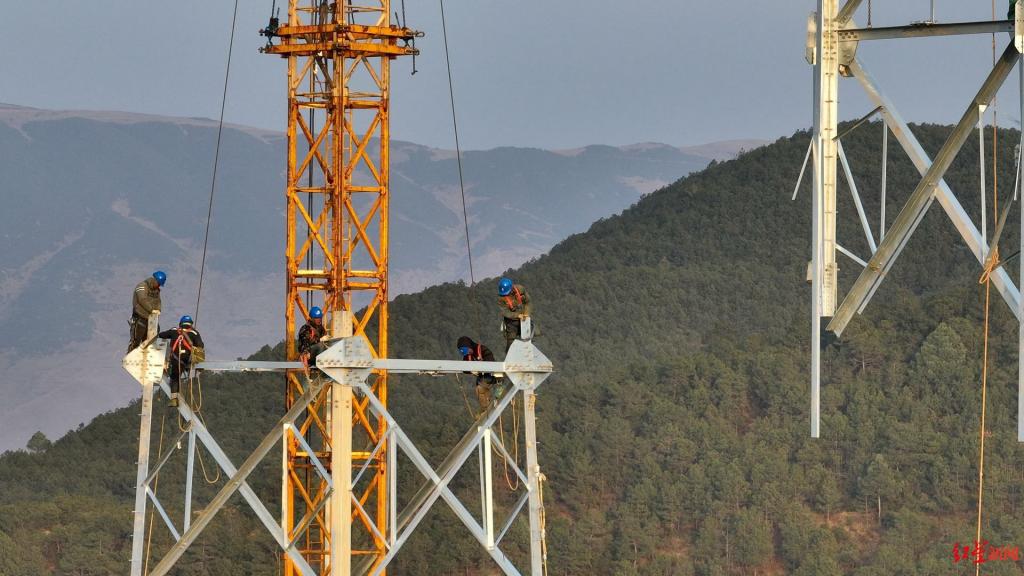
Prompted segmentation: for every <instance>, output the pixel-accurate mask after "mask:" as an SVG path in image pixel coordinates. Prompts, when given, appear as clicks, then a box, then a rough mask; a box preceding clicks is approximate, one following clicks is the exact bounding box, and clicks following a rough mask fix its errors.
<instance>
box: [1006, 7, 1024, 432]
mask: <svg viewBox="0 0 1024 576" xmlns="http://www.w3.org/2000/svg"><path fill="white" fill-rule="evenodd" d="M1017 17H1018V19H1020V18H1021V17H1024V5H1022V4H1021V2H1020V0H1018V1H1017ZM1021 48H1024V46H1021ZM1017 75H1018V77H1019V80H1020V113H1021V116H1020V117H1021V118H1024V57H1019V58H1018V62H1017ZM1021 129H1022V131H1024V126H1022V127H1021ZM1021 142H1022V143H1024V138H1022V139H1021ZM1021 148H1022V149H1021V150H1020V151H1019V152H1018V155H1017V179H1018V181H1019V180H1020V178H1021V177H1024V173H1022V171H1021V168H1022V167H1024V146H1022V147H1021ZM1016 193H1017V191H1016V189H1015V190H1014V195H1016ZM1020 234H1021V236H1020V248H1021V249H1022V250H1024V196H1021V209H1020ZM1019 263H1020V269H1019V270H1020V271H1019V273H1018V281H1019V282H1020V284H1019V285H1020V286H1024V260H1022V261H1020V262H1019ZM1002 269H1003V268H1002V267H1000V270H1002ZM1016 310H1017V318H1018V319H1020V318H1024V298H1018V299H1017V309H1016ZM1017 441H1018V442H1024V322H1019V323H1018V324H1017Z"/></svg>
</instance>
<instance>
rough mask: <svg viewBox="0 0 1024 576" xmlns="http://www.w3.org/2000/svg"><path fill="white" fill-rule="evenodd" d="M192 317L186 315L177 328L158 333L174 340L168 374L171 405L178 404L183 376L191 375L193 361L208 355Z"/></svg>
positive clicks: (175, 405) (165, 338)
mask: <svg viewBox="0 0 1024 576" xmlns="http://www.w3.org/2000/svg"><path fill="white" fill-rule="evenodd" d="M194 324H195V323H194V322H193V321H192V317H191V316H189V315H187V314H186V315H185V316H182V317H181V320H179V321H178V327H177V328H171V329H170V330H164V331H163V332H161V333H159V334H157V337H158V338H161V339H163V340H173V342H171V346H170V351H169V356H170V361H169V366H168V376H170V385H171V402H170V404H169V406H171V407H177V406H178V398H179V394H178V392H179V391H180V390H181V377H182V376H185V377H186V378H187V377H188V376H189V374H190V372H191V369H192V361H193V360H196V361H200V360H201V359H202V357H205V356H206V352H205V349H204V347H203V337H202V336H200V335H199V332H197V331H196V329H195V326H194Z"/></svg>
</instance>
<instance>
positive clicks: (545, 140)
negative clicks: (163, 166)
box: [0, 0, 1019, 148]
mask: <svg viewBox="0 0 1024 576" xmlns="http://www.w3.org/2000/svg"><path fill="white" fill-rule="evenodd" d="M281 1H282V2H285V1H286V0H281ZM393 2H394V3H395V7H396V9H397V8H398V6H399V2H398V0H393ZM864 4H865V7H864V8H862V9H861V11H860V12H859V13H858V20H859V21H860V22H861V23H864V21H865V20H866V9H865V8H866V5H867V2H865V3H864ZM997 4H998V9H999V10H1001V11H1002V10H1004V4H1005V2H1003V1H1002V0H1000V2H998V3H997ZM406 5H407V6H406V10H407V13H408V17H409V23H410V25H411V26H413V27H416V28H419V29H421V30H424V31H425V32H426V33H427V36H426V38H423V39H421V42H420V43H419V46H420V48H421V50H422V52H423V55H422V56H421V57H420V58H419V59H418V68H419V70H420V72H419V73H418V74H417V75H416V76H414V77H411V76H409V74H408V72H409V71H410V69H411V62H410V61H409V60H408V59H406V60H402V61H397V62H396V63H395V64H394V66H393V77H394V100H393V112H392V133H393V135H394V137H395V138H400V139H403V140H411V141H415V142H419V143H423V144H428V145H433V146H441V147H451V141H452V137H451V118H450V115H449V114H450V112H449V109H448V93H447V89H448V87H447V79H446V77H445V71H444V54H443V50H442V45H441V29H440V21H439V17H438V3H437V1H436V0H426V1H421V0H406ZM873 5H874V14H873V20H874V23H875V25H883V24H899V23H907V22H909V21H912V20H921V19H924V18H926V17H927V15H928V10H929V2H928V1H927V0H874V2H873ZM936 6H937V16H938V19H939V20H940V21H946V22H949V21H957V20H981V19H988V18H989V17H990V15H991V3H990V2H987V1H986V2H981V1H973V2H968V1H965V0H937V2H936ZM445 7H446V9H447V13H448V25H449V26H448V28H449V41H450V44H451V48H452V65H453V72H454V75H455V89H456V99H457V102H458V104H459V114H460V118H459V122H460V131H461V136H462V139H463V146H464V147H465V148H489V147H494V146H501V145H517V146H538V147H545V148H571V147H576V146H580V145H585V144H594V143H605V144H627V143H633V142H641V141H660V142H666V143H669V144H676V145H683V144H697V143H702V142H708V141H713V140H722V139H730V138H767V139H771V138H775V137H778V136H783V135H788V134H791V133H792V132H793V131H794V130H797V129H799V128H803V127H806V126H808V125H809V124H810V88H811V84H810V81H811V75H810V74H811V71H810V68H809V67H808V66H807V65H806V63H805V62H804V60H803V46H804V31H805V29H806V17H807V14H808V13H809V12H810V11H811V10H813V8H814V2H813V1H811V0H771V1H764V0H761V1H751V0H747V1H738V2H735V1H734V2H725V1H721V0H676V1H661V2H656V1H654V0H630V1H628V2H623V1H621V0H617V1H613V0H556V1H550V0H549V1H540V0H519V1H516V2H511V1H504V2H499V1H496V0H448V1H447V2H446V4H445ZM231 8H232V0H203V1H200V0H176V1H171V2H150V1H139V0H133V1H129V0H92V1H86V0H32V1H31V2H9V3H6V4H5V6H4V21H5V26H4V33H3V36H4V46H5V48H6V49H7V50H6V52H7V56H6V58H5V61H4V74H3V80H2V81H0V102H7V103H13V104H21V105H28V106H37V107H42V108H60V109H64V108H76V109H101V110H127V111H134V112H147V113H156V114H166V115H175V116H205V117H213V118H215V117H216V116H217V113H218V110H219V105H220V91H221V81H222V75H223V71H224V59H225V55H226V48H227V40H228V31H229V27H230V22H231ZM269 11H270V0H260V1H258V2H256V1H251V0H242V2H241V4H240V7H239V12H240V13H239V25H238V33H237V36H236V44H235V56H234V58H235V59H234V63H233V67H232V81H231V85H230V89H229V99H228V110H227V119H228V120H229V121H231V122H237V123H241V124H248V125H254V126H260V127H264V128H271V129H278V130H280V129H283V126H284V111H285V100H284V82H285V81H284V73H285V68H284V63H283V61H281V60H279V59H277V58H275V57H271V56H266V55H262V54H259V53H258V52H257V48H258V47H259V46H260V45H261V44H262V41H263V39H262V38H261V37H259V36H258V35H257V34H256V31H257V30H258V29H259V28H261V27H263V26H264V25H265V24H266V20H267V16H268V14H269ZM1005 41H1006V40H1004V39H1003V38H1000V39H999V42H1000V49H1001V48H1002V45H1003V44H1004V43H1005ZM990 42H991V41H990V38H989V37H987V36H985V37H972V38H960V39H953V40H950V39H944V40H935V39H927V40H902V41H887V42H883V43H876V44H874V45H871V46H867V45H864V44H862V46H861V52H860V54H861V55H862V56H863V59H864V61H865V63H866V64H867V65H868V66H869V67H870V69H871V70H872V71H873V72H874V74H875V76H876V77H877V78H878V79H879V81H880V82H881V83H882V84H883V85H884V86H885V87H886V90H887V91H888V93H889V94H890V95H891V96H892V97H893V99H894V100H895V101H896V103H897V104H898V105H900V106H901V108H902V109H903V113H904V115H905V116H906V117H907V119H908V120H911V121H932V122H952V121H955V120H956V119H958V118H959V117H960V115H961V114H962V112H963V110H964V108H965V106H966V104H967V102H968V100H969V99H970V97H971V95H973V93H974V91H975V90H976V89H977V86H978V84H979V83H980V81H981V79H982V78H983V77H984V75H985V74H986V73H987V71H988V69H987V64H988V63H989V62H990V61H991V44H990ZM1009 84H1011V85H1013V86H1014V87H1015V86H1016V80H1015V78H1014V79H1013V80H1011V81H1010V82H1009ZM858 93H859V88H858V87H857V86H856V85H855V82H853V81H845V82H844V83H843V85H842V87H841V94H842V112H843V117H844V118H852V117H856V116H859V115H861V114H862V113H864V112H866V111H867V110H868V109H869V108H870V106H869V105H868V104H867V102H866V100H865V99H863V98H862V97H860V96H859V94H858ZM1018 109H1019V108H1018V104H1017V96H1016V91H1015V90H1014V91H1013V92H1012V93H1011V92H1008V91H1004V94H1003V96H1002V97H1001V110H1002V111H1001V113H1000V114H1001V118H1003V119H1005V120H1006V122H1005V123H1007V124H1014V125H1015V124H1016V122H1017V118H1018V117H1019V113H1018V112H1016V110H1018Z"/></svg>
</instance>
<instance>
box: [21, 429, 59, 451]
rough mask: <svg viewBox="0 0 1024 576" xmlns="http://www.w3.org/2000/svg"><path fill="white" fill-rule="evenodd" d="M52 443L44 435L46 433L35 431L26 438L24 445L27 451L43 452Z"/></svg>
mask: <svg viewBox="0 0 1024 576" xmlns="http://www.w3.org/2000/svg"><path fill="white" fill-rule="evenodd" d="M52 444H53V443H52V442H50V439H49V438H47V437H46V434H43V433H42V432H39V431H37V432H36V433H35V434H33V435H32V437H31V438H29V439H28V444H26V445H25V447H26V448H28V451H29V452H45V451H46V449H47V448H49V447H50V446H51V445H52Z"/></svg>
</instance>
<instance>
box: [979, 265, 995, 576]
mask: <svg viewBox="0 0 1024 576" xmlns="http://www.w3.org/2000/svg"><path fill="white" fill-rule="evenodd" d="M991 289H992V281H991V279H990V278H989V277H988V275H986V278H985V330H984V345H983V346H982V354H983V356H982V362H981V422H980V425H979V431H978V525H977V531H976V532H975V543H976V544H978V543H980V542H981V541H982V540H981V511H982V504H983V502H984V497H985V407H986V404H987V391H988V333H989V301H990V299H989V296H990V293H991ZM980 574H981V564H978V565H977V570H976V571H975V576H980Z"/></svg>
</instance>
